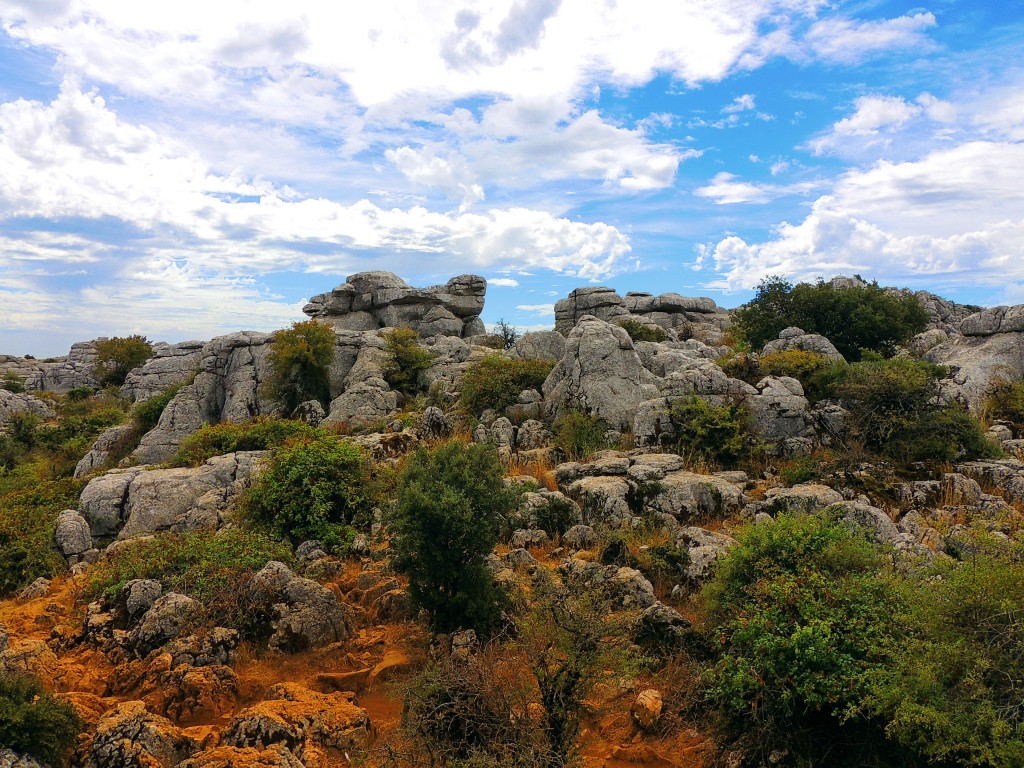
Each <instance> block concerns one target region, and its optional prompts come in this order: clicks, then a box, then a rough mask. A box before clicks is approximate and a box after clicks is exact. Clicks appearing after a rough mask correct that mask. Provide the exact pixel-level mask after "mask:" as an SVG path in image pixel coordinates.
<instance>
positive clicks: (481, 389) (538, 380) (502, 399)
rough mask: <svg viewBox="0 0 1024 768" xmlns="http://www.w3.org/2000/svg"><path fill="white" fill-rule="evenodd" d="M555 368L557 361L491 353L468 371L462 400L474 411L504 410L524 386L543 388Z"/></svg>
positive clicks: (465, 405)
mask: <svg viewBox="0 0 1024 768" xmlns="http://www.w3.org/2000/svg"><path fill="white" fill-rule="evenodd" d="M554 367H555V363H554V361H553V360H517V359H514V358H510V357H503V356H502V355H487V356H486V357H484V358H483V359H482V360H480V361H479V362H478V363H475V364H474V365H472V366H470V367H469V368H468V369H467V370H466V372H465V374H464V375H463V378H462V389H461V392H460V395H459V401H460V402H461V403H462V406H463V407H464V408H466V410H468V411H469V412H470V413H482V412H483V411H484V410H486V409H487V408H493V409H494V410H496V411H498V412H499V413H500V412H502V411H504V410H505V409H506V408H508V407H509V406H510V405H513V404H514V403H515V402H516V400H517V398H518V397H519V393H520V392H522V391H523V390H524V389H540V387H541V385H542V384H543V383H544V380H545V379H546V378H547V377H548V374H549V373H551V369H552V368H554Z"/></svg>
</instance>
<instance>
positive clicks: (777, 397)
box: [744, 376, 815, 444]
mask: <svg viewBox="0 0 1024 768" xmlns="http://www.w3.org/2000/svg"><path fill="white" fill-rule="evenodd" d="M756 390H757V391H756V393H755V394H752V395H751V396H749V397H747V398H746V399H745V400H744V403H745V404H746V406H747V409H748V411H749V413H750V418H751V432H753V433H754V434H755V435H757V436H758V437H760V438H762V439H763V440H765V441H767V442H769V443H774V444H779V443H783V442H784V441H786V440H788V439H790V438H794V437H802V438H809V439H810V438H813V437H815V432H814V419H813V417H812V416H811V413H810V404H809V403H808V402H807V398H806V397H804V390H803V387H802V386H801V384H800V382H799V381H797V380H796V379H793V378H790V377H788V376H782V377H779V378H775V377H773V376H769V377H767V378H764V379H762V380H761V381H759V382H758V383H757V386H756Z"/></svg>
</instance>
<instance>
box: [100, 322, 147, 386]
mask: <svg viewBox="0 0 1024 768" xmlns="http://www.w3.org/2000/svg"><path fill="white" fill-rule="evenodd" d="M152 355H153V347H152V345H151V344H150V343H149V342H148V341H147V340H146V337H145V336H139V335H135V336H125V337H120V336H115V337H113V338H112V339H103V340H102V341H97V342H96V369H95V375H96V378H97V379H99V381H100V383H101V384H102V385H103V386H109V385H114V386H115V387H119V386H121V385H122V384H124V380H125V379H126V378H127V377H128V374H129V373H131V371H132V369H134V368H137V367H139V366H140V365H142V364H143V363H144V362H146V361H147V360H148V359H149V358H150V357H151V356H152Z"/></svg>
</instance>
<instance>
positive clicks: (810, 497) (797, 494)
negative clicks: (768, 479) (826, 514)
mask: <svg viewBox="0 0 1024 768" xmlns="http://www.w3.org/2000/svg"><path fill="white" fill-rule="evenodd" d="M765 500H766V501H767V508H766V511H768V512H770V513H773V514H774V513H777V512H781V511H783V510H788V511H790V512H817V511H818V510H821V509H824V508H825V507H827V506H830V505H832V504H838V503H839V502H841V501H842V500H843V495H842V494H841V493H839V492H838V491H835V490H833V489H831V488H829V487H828V486H827V485H817V484H814V483H803V484H801V485H794V486H793V487H792V488H769V489H768V490H767V492H766V493H765Z"/></svg>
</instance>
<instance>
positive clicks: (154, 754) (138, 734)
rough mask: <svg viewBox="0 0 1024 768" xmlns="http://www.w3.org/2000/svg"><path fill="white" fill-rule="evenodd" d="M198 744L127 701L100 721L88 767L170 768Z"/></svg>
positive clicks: (137, 704) (86, 765)
mask: <svg viewBox="0 0 1024 768" xmlns="http://www.w3.org/2000/svg"><path fill="white" fill-rule="evenodd" d="M198 747H199V745H198V744H197V742H196V741H195V740H194V739H191V738H189V737H188V736H187V735H186V734H185V732H184V731H182V730H181V729H180V728H178V727H177V726H175V725H174V724H173V723H171V721H170V720H168V719H167V718H165V717H162V716H160V715H155V714H153V713H151V712H149V711H147V710H146V706H145V704H144V703H143V702H141V701H126V702H124V703H122V704H119V705H117V706H116V707H115V708H114V709H112V710H110V711H109V712H107V713H106V714H105V715H103V717H102V718H101V719H100V722H99V724H98V725H97V726H96V733H95V734H94V735H93V738H92V745H91V749H90V750H89V753H88V758H87V759H86V762H85V768H157V767H158V766H159V768H171V767H172V766H176V765H178V764H179V763H181V762H182V761H183V760H184V759H185V758H187V757H189V755H191V754H193V753H194V752H195V751H196V750H197V749H198Z"/></svg>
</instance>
